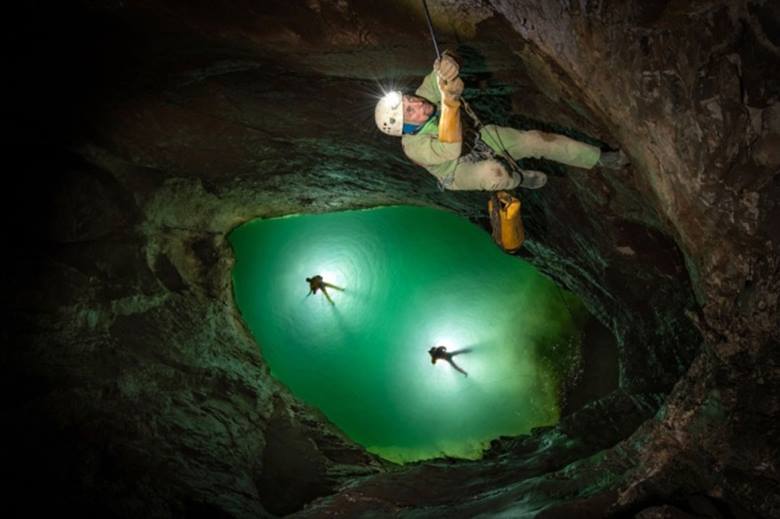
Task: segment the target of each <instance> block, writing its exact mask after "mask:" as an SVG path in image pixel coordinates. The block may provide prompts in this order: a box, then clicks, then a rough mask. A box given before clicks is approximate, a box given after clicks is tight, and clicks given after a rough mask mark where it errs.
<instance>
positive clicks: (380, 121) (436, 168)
mask: <svg viewBox="0 0 780 519" xmlns="http://www.w3.org/2000/svg"><path fill="white" fill-rule="evenodd" d="M462 93H463V81H462V80H461V78H460V65H459V64H458V62H457V61H456V60H455V59H454V57H453V55H451V54H448V52H447V51H445V53H444V54H442V56H441V58H439V59H437V60H436V61H435V62H434V64H433V72H431V73H430V74H428V75H427V76H426V77H425V79H424V80H423V82H422V85H420V87H419V88H418V89H417V91H416V92H415V95H410V94H403V93H402V92H398V91H393V92H390V93H388V94H387V95H385V96H384V97H383V98H382V99H381V100H380V101H379V102H378V103H377V105H376V109H375V111H374V119H375V122H376V125H377V127H378V128H379V130H380V131H382V132H383V133H385V134H387V135H392V136H395V137H401V145H402V147H403V151H404V154H406V156H407V157H408V158H409V159H411V161H412V162H414V163H415V164H417V165H419V166H422V167H424V168H425V169H426V170H428V172H429V173H431V174H432V175H433V176H434V177H436V179H437V180H438V181H439V185H440V186H441V187H442V189H451V190H484V191H501V190H510V189H513V188H515V187H518V186H519V187H523V188H526V189H538V188H540V187H542V186H544V185H545V183H546V182H547V176H546V175H545V174H544V173H542V172H540V171H525V170H523V172H522V175H518V173H517V172H515V171H513V170H512V168H511V167H510V166H509V165H508V164H506V163H505V162H504V159H503V158H502V157H501V156H500V152H501V150H502V149H505V150H506V151H507V152H508V153H509V155H510V156H511V157H512V159H515V160H517V159H521V158H524V157H541V158H545V159H548V160H552V161H555V162H560V163H562V164H567V165H569V166H575V167H579V168H585V169H592V168H593V167H594V166H602V167H605V168H610V169H620V168H622V167H623V166H625V165H626V164H628V159H627V157H626V156H625V154H624V153H623V152H622V151H621V150H617V151H605V152H602V151H601V150H600V149H599V148H597V147H596V146H592V145H590V144H586V143H584V142H580V141H576V140H574V139H571V138H569V137H566V136H565V135H558V134H554V133H546V132H541V131H538V130H529V131H522V130H516V129H514V128H505V127H501V126H496V125H493V124H488V125H485V126H482V127H481V128H479V129H476V128H475V129H472V130H470V131H469V132H466V128H463V127H462V124H463V123H462V121H461V117H460V108H461V105H462V104H463V103H461V94H462ZM466 134H468V138H466V137H467V135H466Z"/></svg>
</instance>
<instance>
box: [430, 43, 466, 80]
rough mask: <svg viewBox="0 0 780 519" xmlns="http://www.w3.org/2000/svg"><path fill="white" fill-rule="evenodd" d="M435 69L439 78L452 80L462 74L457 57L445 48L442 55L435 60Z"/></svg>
mask: <svg viewBox="0 0 780 519" xmlns="http://www.w3.org/2000/svg"><path fill="white" fill-rule="evenodd" d="M433 71H434V72H436V76H438V77H439V79H443V80H444V81H451V80H453V79H455V78H456V77H458V74H460V65H458V62H457V61H456V59H455V57H454V56H453V55H452V54H451V53H450V52H449V51H446V50H445V51H444V53H443V54H442V55H441V57H440V58H436V61H434V62H433Z"/></svg>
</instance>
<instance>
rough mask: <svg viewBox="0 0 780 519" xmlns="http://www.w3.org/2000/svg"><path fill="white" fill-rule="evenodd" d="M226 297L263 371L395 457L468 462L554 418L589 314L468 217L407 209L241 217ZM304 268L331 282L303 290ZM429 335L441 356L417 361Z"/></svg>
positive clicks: (575, 364)
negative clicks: (323, 289)
mask: <svg viewBox="0 0 780 519" xmlns="http://www.w3.org/2000/svg"><path fill="white" fill-rule="evenodd" d="M229 241H230V243H231V245H232V247H233V251H234V254H235V266H234V270H233V291H234V296H235V298H236V302H237V305H238V308H239V309H240V312H241V314H242V316H243V318H244V320H245V322H246V323H247V326H248V327H249V329H250V331H251V332H252V334H253V336H254V338H255V340H256V342H257V343H258V345H259V347H260V349H261V352H262V355H263V357H264V358H265V360H266V362H267V364H268V366H269V368H270V371H271V374H272V376H273V377H275V378H276V379H277V380H279V381H280V382H281V383H282V384H284V385H285V386H286V387H288V388H289V389H290V391H291V392H292V393H293V394H294V395H296V397H298V398H299V399H301V400H303V401H305V402H307V403H309V404H311V405H313V406H315V407H317V408H319V409H320V410H321V411H322V412H323V413H324V414H325V415H326V416H327V417H328V418H329V419H330V420H331V421H332V422H333V423H334V424H336V425H337V426H338V427H339V428H340V429H341V430H343V431H344V432H345V433H346V434H347V435H348V436H349V437H350V438H352V439H353V440H354V441H356V442H358V443H359V444H361V445H363V446H365V447H366V448H367V449H368V450H369V451H370V452H373V453H374V454H377V455H379V456H381V457H383V458H385V459H388V460H391V461H394V462H409V461H417V460H422V459H429V458H434V457H441V456H451V457H457V458H468V459H476V458H479V457H480V456H481V454H482V452H483V450H484V449H485V448H486V447H487V446H488V445H489V442H490V440H492V439H495V438H497V437H499V436H514V435H518V434H523V433H528V432H530V431H531V429H533V428H535V427H541V426H547V425H553V424H555V423H557V421H558V419H559V417H560V413H561V408H562V397H563V394H564V387H565V386H566V383H567V380H569V379H571V378H572V377H574V376H575V375H576V372H577V370H579V369H581V367H580V364H581V362H580V359H581V352H580V347H581V345H580V342H581V341H580V340H579V338H580V337H581V334H580V330H581V329H582V327H583V323H585V322H586V320H587V319H588V318H589V316H588V314H587V312H586V310H585V309H584V307H583V305H582V303H581V302H580V301H579V299H578V298H577V297H576V296H574V295H573V294H571V293H569V292H566V291H564V290H561V289H559V288H557V287H556V286H555V285H554V284H553V283H552V282H551V281H550V280H549V279H548V278H546V277H544V276H542V275H541V274H539V273H538V272H537V271H536V270H535V269H534V267H533V266H531V265H530V264H529V263H527V262H525V261H523V260H521V259H519V258H517V257H513V256H509V255H507V254H505V253H503V252H502V251H501V250H500V249H499V248H498V247H497V246H496V245H495V244H494V243H493V241H492V239H491V237H490V235H489V234H488V233H486V232H485V231H484V230H482V229H480V228H479V227H477V226H475V225H474V224H472V223H471V222H469V221H468V220H466V219H464V218H462V217H460V216H457V215H455V214H452V213H448V212H445V211H441V210H436V209H430V208H420V207H406V206H400V207H385V208H379V209H371V210H363V211H349V212H341V213H327V214H317V215H301V216H290V217H284V218H276V219H267V220H254V221H250V222H248V223H245V224H243V225H241V226H240V227H238V228H236V229H234V230H233V231H232V232H231V233H230V235H229ZM315 274H319V275H321V276H322V277H323V279H324V280H325V281H326V282H328V283H331V284H333V285H335V286H337V287H340V288H341V289H342V290H338V289H335V288H330V289H328V294H329V295H330V297H331V299H332V301H333V303H332V304H331V303H330V302H329V301H328V300H327V299H326V298H325V297H324V296H323V294H321V293H319V292H318V293H317V294H309V284H308V283H307V282H306V278H307V277H311V276H313V275H315ZM439 345H443V346H445V347H446V348H447V352H449V353H453V354H454V356H453V357H452V360H453V361H454V362H455V364H456V365H457V366H459V367H460V368H461V369H463V370H464V371H465V372H466V373H467V375H464V374H462V373H460V372H459V371H457V370H456V369H455V368H454V367H453V366H452V365H451V364H449V363H448V362H446V361H442V360H439V361H437V362H436V363H435V364H434V363H432V362H431V356H430V355H429V353H428V350H429V349H430V348H431V347H433V346H439Z"/></svg>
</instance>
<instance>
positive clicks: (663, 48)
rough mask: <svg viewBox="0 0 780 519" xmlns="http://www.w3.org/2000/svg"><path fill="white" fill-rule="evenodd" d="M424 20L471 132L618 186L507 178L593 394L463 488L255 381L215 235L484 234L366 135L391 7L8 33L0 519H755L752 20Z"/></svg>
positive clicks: (761, 94)
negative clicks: (355, 214)
mask: <svg viewBox="0 0 780 519" xmlns="http://www.w3.org/2000/svg"><path fill="white" fill-rule="evenodd" d="M431 4H432V13H433V16H434V20H435V22H436V26H437V31H438V32H439V36H440V39H441V43H442V44H443V45H445V46H449V47H453V48H457V49H458V51H459V53H460V54H461V56H462V57H463V58H464V69H463V75H464V79H465V82H466V86H467V89H466V96H467V97H468V98H469V99H471V100H472V105H473V106H474V107H475V108H476V109H477V110H478V111H479V113H480V114H481V115H482V117H483V119H484V120H486V121H488V120H489V121H491V122H496V123H499V124H512V125H514V126H517V127H520V128H524V129H542V130H548V131H559V132H564V133H567V134H568V135H571V136H574V137H576V138H580V139H583V140H587V141H588V142H591V143H594V144H598V145H601V146H603V147H604V148H608V147H613V148H616V147H620V148H622V149H624V150H625V151H626V152H627V154H628V155H629V156H630V158H631V161H632V164H631V166H629V167H627V168H624V169H622V170H619V171H611V170H603V169H595V170H593V171H589V172H586V171H582V170H576V169H573V168H563V167H560V166H557V165H554V164H551V163H544V162H543V161H534V160H529V161H527V164H528V165H529V166H534V167H535V168H537V167H538V168H540V169H544V170H546V171H548V173H549V175H550V181H549V183H548V185H547V186H546V187H545V188H544V189H543V190H541V191H539V192H526V193H523V202H524V212H525V222H526V230H527V235H528V240H527V242H526V245H525V247H524V250H523V252H522V255H523V256H524V257H525V259H527V260H528V261H531V262H533V263H534V264H535V265H536V266H537V267H538V268H539V270H541V271H542V272H543V273H545V274H547V275H549V276H550V277H552V278H553V279H555V280H556V281H558V282H559V283H560V284H561V285H562V286H564V287H566V288H568V289H570V290H573V291H575V292H576V293H577V294H579V295H580V296H581V298H582V299H583V301H584V302H585V303H586V305H587V306H588V308H589V309H590V311H591V313H592V314H593V315H594V316H595V317H596V318H597V319H598V320H599V321H600V323H601V326H602V327H603V329H605V330H607V331H608V332H609V333H610V334H611V335H612V336H613V337H614V344H615V347H616V348H617V364H618V386H619V387H618V388H617V389H614V390H613V391H611V392H609V393H608V394H606V395H603V392H604V390H605V389H604V388H602V390H601V391H598V390H595V389H594V392H593V393H592V395H593V398H595V400H593V401H591V402H589V403H585V402H582V401H581V402H578V403H577V405H576V406H572V409H571V411H572V412H571V413H570V414H569V415H568V416H565V417H564V418H563V419H562V421H561V423H560V424H559V425H557V426H556V427H553V428H548V429H543V430H538V431H535V432H534V433H533V434H531V435H528V436H524V437H518V438H501V439H497V440H496V441H495V442H494V443H493V446H492V448H491V449H490V451H488V452H487V453H486V455H485V458H484V459H483V460H480V461H476V462H463V461H458V460H436V461H433V462H428V463H418V464H414V465H408V466H403V467H398V466H394V465H391V464H389V463H385V462H382V461H381V460H378V459H375V458H374V457H373V456H371V455H370V454H367V453H366V452H365V451H364V450H363V449H362V448H361V447H360V446H358V445H355V444H353V443H352V442H351V441H350V440H349V439H348V438H346V437H344V436H343V435H342V434H341V433H340V432H339V431H338V430H337V429H336V428H335V427H334V426H332V425H331V424H329V423H328V421H327V420H326V419H325V418H324V417H323V416H322V415H321V414H320V413H319V412H317V411H316V410H314V409H311V408H309V407H307V406H306V405H304V404H302V403H300V402H298V401H296V400H295V398H294V397H293V396H292V395H290V394H289V393H288V392H287V391H286V389H285V388H284V387H282V386H280V385H279V384H278V383H277V382H276V381H275V380H274V379H273V378H271V377H270V375H269V373H268V369H267V367H266V366H265V364H264V361H263V359H262V355H261V352H260V350H259V349H258V345H257V344H255V343H254V341H253V339H252V338H251V337H250V335H249V333H248V331H247V329H246V328H245V327H244V325H243V323H242V321H241V318H240V316H239V315H238V313H237V310H236V307H235V304H234V302H233V299H232V294H231V279H230V268H231V264H232V261H233V259H232V252H231V251H230V249H229V247H228V245H227V241H226V239H225V237H226V233H228V232H229V231H230V230H231V229H232V228H234V227H235V226H236V225H239V224H240V223H242V222H245V221H247V220H249V219H252V218H257V217H272V216H280V215H285V214H294V213H303V212H306V213H319V212H327V211H336V210H346V209H354V208H363V207H373V206H380V205H389V204H400V203H403V204H414V205H425V206H431V207H439V208H443V209H448V210H452V211H455V212H457V213H459V214H462V215H464V216H466V217H468V218H470V219H471V220H472V221H474V222H475V223H476V224H477V225H480V226H483V227H486V225H487V223H486V219H485V218H486V214H485V203H486V196H485V195H484V194H483V193H442V192H440V191H438V189H437V187H436V184H435V181H434V180H433V178H432V177H430V176H429V175H428V174H427V173H425V172H424V171H422V170H420V169H419V168H416V167H415V166H413V165H411V164H409V163H407V161H406V160H405V159H404V158H403V156H402V154H401V151H400V146H399V145H398V143H397V142H395V141H393V140H392V139H389V138H385V137H383V136H381V135H380V134H379V133H378V132H377V131H376V130H375V129H374V126H373V118H372V110H373V102H374V100H375V95H376V82H377V81H379V82H388V81H390V80H394V81H397V82H401V83H406V84H408V85H410V86H413V85H415V84H416V81H418V80H419V78H420V77H421V76H422V75H423V74H425V73H426V72H427V71H428V70H429V68H430V62H431V61H432V56H433V53H432V52H431V51H430V50H429V49H430V43H429V40H428V39H427V38H428V35H427V29H426V26H425V22H424V19H423V17H422V10H421V8H420V6H419V5H417V3H416V2H408V3H407V2H398V3H392V6H391V5H389V4H388V3H384V2H383V3H378V2H372V1H369V0H365V1H357V0H353V1H325V0H322V1H317V0H307V1H302V0H301V1H293V2H288V3H285V4H284V5H281V4H279V5H275V6H271V7H267V6H260V4H256V3H254V2H249V1H241V0H239V1H234V2H229V3H220V4H219V5H209V6H206V5H205V4H204V5H203V6H202V7H199V8H196V7H193V6H192V5H188V3H186V2H178V1H168V0H166V1H163V2H145V1H138V2H111V1H107V2H81V3H78V4H77V5H76V6H75V7H73V6H71V7H69V8H67V9H66V8H64V7H60V8H55V7H51V8H47V9H43V8H42V7H24V8H16V9H15V10H13V11H12V14H14V15H15V16H14V19H16V20H19V23H18V24H17V25H16V26H15V27H14V28H13V30H12V31H11V41H12V42H14V43H15V49H17V50H16V52H15V53H14V56H13V57H12V58H11V60H10V62H9V66H10V68H11V70H12V71H13V72H12V74H11V75H10V79H9V81H8V87H9V89H10V93H11V95H10V96H9V98H10V99H13V100H14V102H13V103H10V105H9V107H8V115H9V121H11V122H12V123H13V127H14V128H15V130H16V131H15V133H14V134H13V135H12V137H11V138H10V139H11V140H10V146H9V150H10V153H11V159H12V161H11V163H13V164H14V165H15V166H14V170H13V172H11V174H10V175H9V178H8V180H7V186H6V197H7V202H8V203H7V204H5V207H4V211H5V212H4V216H5V217H6V221H8V222H14V223H15V224H16V225H15V226H14V227H13V228H12V229H10V230H9V234H10V240H9V241H10V243H11V244H12V247H11V250H10V252H9V253H8V254H7V255H6V260H7V266H6V276H5V283H4V284H5V288H6V290H5V293H6V299H7V303H6V318H7V319H8V324H7V325H6V326H5V327H4V332H3V338H4V342H5V343H6V347H5V348H4V351H3V361H4V362H3V366H4V368H5V373H4V376H3V377H2V380H3V383H4V388H3V389H4V391H3V392H2V393H3V396H4V398H5V402H4V404H5V405H4V409H5V410H6V413H5V415H4V428H5V429H6V432H7V433H8V434H9V436H10V438H11V441H9V442H6V453H5V456H4V459H5V460H6V461H7V467H8V468H9V471H10V473H11V474H12V475H13V480H14V481H13V483H12V485H11V487H10V490H11V492H10V495H13V496H16V499H13V500H11V508H12V512H13V511H17V512H24V513H25V515H30V514H35V513H37V512H44V511H53V510H57V511H60V512H61V511H64V510H68V511H78V512H81V513H83V514H86V515H90V514H91V515H102V516H122V517H137V516H141V515H150V516H161V517H165V516H193V517H194V516H209V517H220V516H226V517H258V516H274V515H275V516H279V515H287V514H295V515H298V516H301V517H321V516H327V515H336V514H342V515H344V516H360V515H371V514H374V515H378V516H382V515H392V514H399V515H403V516H411V517H414V516H419V517H430V516H447V517H470V516H475V515H479V514H487V515H494V514H504V515H506V516H511V517H527V516H536V515H538V516H541V517H577V516H593V517H599V516H610V515H611V516H637V517H688V516H702V515H704V516H709V517H777V516H778V515H780V498H779V497H778V491H777V488H780V481H778V479H780V478H778V468H777V461H776V460H777V459H779V458H780V456H779V455H778V441H777V438H778V437H780V435H779V434H778V433H779V432H780V431H778V425H777V423H778V420H777V417H778V387H779V386H778V382H779V381H778V378H779V377H780V368H779V367H778V348H779V347H780V333H779V331H778V325H779V324H780V323H779V322H778V321H780V319H778V315H780V311H778V293H779V292H780V279H778V276H779V275H780V272H779V271H778V263H779V262H780V259H778V258H779V254H778V240H780V234H779V231H778V224H777V222H778V221H780V220H779V218H780V209H779V208H780V175H778V171H779V170H780V162H778V157H777V151H776V149H777V141H778V139H779V138H780V115H778V114H780V110H779V109H778V108H777V106H778V105H777V100H778V94H780V83H778V74H777V70H780V67H778V65H780V63H778V61H780V59H779V56H780V52H778V51H779V50H780V42H778V41H777V38H776V30H775V28H776V27H777V26H778V20H780V16H778V11H777V8H776V7H775V6H774V4H772V3H765V2H749V1H741V2H728V1H725V0H724V1H708V2H703V1H702V2H689V3H686V4H685V5H678V4H675V3H669V2H667V3H660V4H659V3H647V2H639V1H631V2H623V3H619V5H617V4H616V5H613V4H609V3H598V4H596V3H588V2H585V3H582V2H580V3H571V4H559V3H550V2H541V1H540V2H523V3H522V5H518V4H520V3H518V2H504V1H500V0H492V1H490V2H468V1H455V0H450V1H447V2H431ZM42 64H45V65H42ZM14 202H17V203H20V204H21V205H22V206H23V209H22V210H21V211H20V210H19V209H15V208H14V207H13V205H14ZM20 215H21V218H20ZM601 333H602V332H600V331H599V332H598V333H597V332H596V331H594V332H593V334H592V335H591V337H592V338H593V340H594V341H596V340H598V341H601V342H599V347H602V346H603V338H600V337H602V336H601V335H600V334H601ZM260 347H261V348H262V345H260ZM584 347H585V348H587V347H588V344H587V340H586V344H585V345H584ZM594 348H595V342H594ZM606 387H608V386H605V388H606ZM602 395H603V396H602ZM28 496H35V497H34V499H32V498H30V497H28Z"/></svg>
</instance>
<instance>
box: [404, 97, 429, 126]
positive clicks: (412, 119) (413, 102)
mask: <svg viewBox="0 0 780 519" xmlns="http://www.w3.org/2000/svg"><path fill="white" fill-rule="evenodd" d="M434 110H435V108H434V106H433V105H432V104H431V103H429V102H428V101H426V100H425V99H423V98H422V97H417V96H413V95H404V122H405V123H408V124H422V123H424V122H425V121H427V120H428V118H429V117H430V116H431V115H433V112H434Z"/></svg>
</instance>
